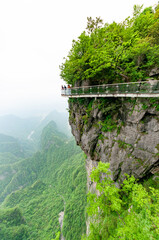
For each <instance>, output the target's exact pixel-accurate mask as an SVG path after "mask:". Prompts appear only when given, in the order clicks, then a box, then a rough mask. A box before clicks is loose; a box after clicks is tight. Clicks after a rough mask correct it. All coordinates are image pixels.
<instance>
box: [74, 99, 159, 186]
mask: <svg viewBox="0 0 159 240" xmlns="http://www.w3.org/2000/svg"><path fill="white" fill-rule="evenodd" d="M69 113H70V115H69V122H70V125H71V128H72V133H73V135H74V136H75V139H76V142H77V144H78V145H80V146H81V148H82V150H83V151H84V152H85V154H86V155H87V157H88V158H87V162H86V168H87V172H88V175H89V174H90V171H91V169H92V167H94V166H97V164H98V161H102V162H109V163H110V170H111V172H112V178H113V180H115V181H116V182H118V183H119V184H120V183H121V182H122V181H123V179H124V174H125V173H127V174H129V175H134V176H135V177H136V178H138V179H141V178H143V177H145V176H147V175H148V174H154V173H156V172H157V171H158V169H159V100H157V99H133V100H132V99H126V98H118V99H116V98H99V99H97V100H95V99H89V98H87V99H86V98H85V99H70V100H69ZM87 184H88V188H89V189H90V188H91V187H92V188H93V186H92V183H91V181H90V179H89V177H88V183H87Z"/></svg>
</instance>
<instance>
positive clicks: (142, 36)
mask: <svg viewBox="0 0 159 240" xmlns="http://www.w3.org/2000/svg"><path fill="white" fill-rule="evenodd" d="M87 20H88V24H87V30H88V34H87V33H86V32H83V33H82V34H81V35H80V36H79V38H78V40H76V41H75V40H74V41H73V44H72V48H71V50H70V52H69V54H68V56H67V58H66V59H65V62H64V63H63V64H62V65H61V67H60V69H61V77H62V78H63V79H64V80H65V81H66V82H67V83H68V84H72V85H73V86H74V84H75V83H76V82H78V83H79V84H81V82H82V81H83V80H87V81H88V80H89V82H90V84H92V85H95V84H102V83H113V82H125V81H138V80H144V79H146V78H147V77H148V75H149V72H150V70H151V69H152V68H153V67H155V66H158V62H159V47H158V39H159V38H158V32H159V31H158V29H159V10H158V7H157V8H156V9H155V10H153V9H152V7H149V8H146V9H144V10H143V11H142V7H139V6H134V15H133V17H132V18H130V17H128V18H127V19H125V21H123V23H115V22H113V23H111V24H105V25H104V26H102V20H101V19H100V18H96V20H94V19H92V18H88V19H87Z"/></svg>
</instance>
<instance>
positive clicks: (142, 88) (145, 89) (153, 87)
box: [61, 80, 159, 97]
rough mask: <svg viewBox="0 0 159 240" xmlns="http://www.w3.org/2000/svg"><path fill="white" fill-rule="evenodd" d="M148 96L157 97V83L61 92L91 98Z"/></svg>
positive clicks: (84, 88) (158, 83)
mask: <svg viewBox="0 0 159 240" xmlns="http://www.w3.org/2000/svg"><path fill="white" fill-rule="evenodd" d="M145 94H146V95H149V96H150V97H151V96H152V95H153V96H157V97H159V81H158V80H151V81H144V82H131V83H116V84H105V85H94V86H83V87H73V88H68V89H65V90H62V92H61V95H62V96H69V97H77V96H80V97H82V96H83V97H91V96H97V97H98V96H102V95H103V96H105V97H106V96H119V97H120V96H127V95H134V96H136V95H141V96H142V95H143V96H144V95H145Z"/></svg>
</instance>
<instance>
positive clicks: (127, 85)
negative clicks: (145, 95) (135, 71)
mask: <svg viewBox="0 0 159 240" xmlns="http://www.w3.org/2000/svg"><path fill="white" fill-rule="evenodd" d="M128 87H129V84H126V93H128Z"/></svg>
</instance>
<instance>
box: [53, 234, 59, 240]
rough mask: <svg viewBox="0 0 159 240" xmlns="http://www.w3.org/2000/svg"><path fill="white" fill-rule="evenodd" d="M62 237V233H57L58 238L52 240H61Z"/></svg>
mask: <svg viewBox="0 0 159 240" xmlns="http://www.w3.org/2000/svg"><path fill="white" fill-rule="evenodd" d="M60 235H61V233H60V232H57V233H56V237H55V238H54V239H52V240H60Z"/></svg>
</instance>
